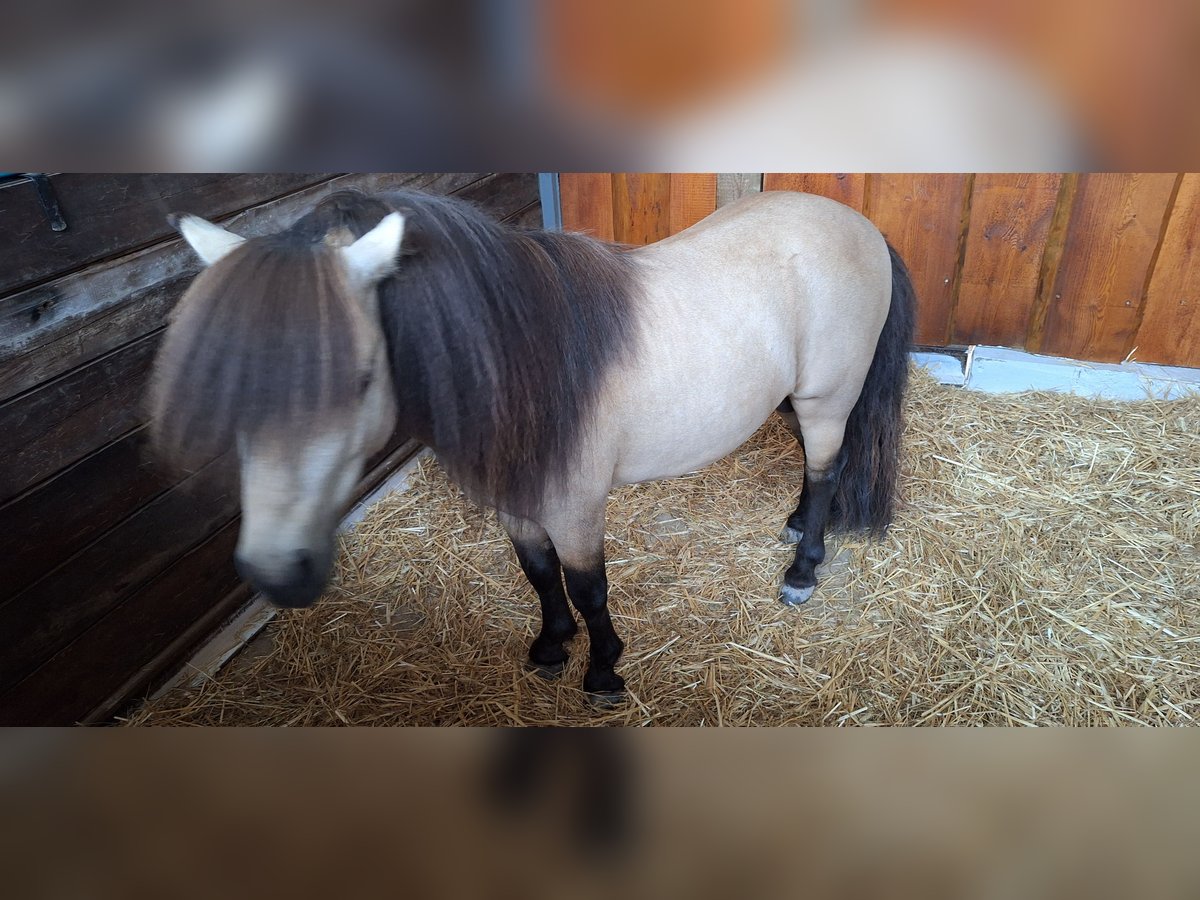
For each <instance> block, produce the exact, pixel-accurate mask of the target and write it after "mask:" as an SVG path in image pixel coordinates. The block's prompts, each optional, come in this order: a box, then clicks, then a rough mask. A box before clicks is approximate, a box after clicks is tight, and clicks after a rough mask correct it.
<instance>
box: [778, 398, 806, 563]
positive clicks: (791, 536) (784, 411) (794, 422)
mask: <svg viewBox="0 0 1200 900" xmlns="http://www.w3.org/2000/svg"><path fill="white" fill-rule="evenodd" d="M777 411H778V413H779V415H780V417H781V418H782V419H783V421H784V422H786V423H787V427H788V429H789V430H790V431H791V432H792V434H793V435H795V437H796V443H797V444H799V445H800V452H801V453H803V452H804V434H803V433H802V432H801V431H800V420H799V419H798V418H796V411H795V410H794V409H792V403H791V401H790V400H784V401H783V402H782V403H780V404H779V407H778V409H777ZM804 481H805V487H806V488H807V485H808V479H807V478H806V479H805V480H804ZM806 496H807V492H806V491H805V490H801V492H800V502H799V503H797V504H796V508H795V510H793V511H792V514H791V515H790V516H788V519H787V524H786V525H784V527H783V533H782V534H781V535H780V540H782V541H783V542H784V543H785V544H795V543H797V542H798V541H799V540H800V535H801V534H802V533H803V531H804V507H805V497H806Z"/></svg>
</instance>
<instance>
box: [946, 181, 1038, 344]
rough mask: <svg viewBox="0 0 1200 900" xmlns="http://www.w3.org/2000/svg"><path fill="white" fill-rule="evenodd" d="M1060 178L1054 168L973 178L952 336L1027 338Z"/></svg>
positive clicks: (966, 340)
mask: <svg viewBox="0 0 1200 900" xmlns="http://www.w3.org/2000/svg"><path fill="white" fill-rule="evenodd" d="M1061 182H1062V176H1061V175H1057V174H1036V175H977V176H976V177H975V184H974V190H973V192H972V198H971V212H970V222H969V225H968V232H967V247H966V254H965V256H964V258H963V267H962V282H961V285H960V287H959V292H958V302H957V305H956V306H955V310H954V322H953V327H952V330H951V334H950V340H951V343H956V344H984V343H986V344H1001V345H1003V346H1006V347H1023V346H1024V345H1025V336H1026V334H1027V332H1028V327H1029V321H1030V316H1031V314H1032V312H1033V308H1034V305H1035V303H1036V301H1037V295H1038V288H1039V285H1040V283H1041V281H1040V279H1041V274H1042V272H1041V266H1042V252H1043V250H1044V249H1045V244H1046V237H1047V235H1048V234H1049V231H1050V223H1051V219H1052V216H1053V213H1054V209H1055V204H1056V202H1057V200H1058V192H1059V186H1060V184H1061Z"/></svg>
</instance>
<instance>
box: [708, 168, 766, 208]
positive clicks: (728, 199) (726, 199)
mask: <svg viewBox="0 0 1200 900" xmlns="http://www.w3.org/2000/svg"><path fill="white" fill-rule="evenodd" d="M762 189H763V176H762V172H722V173H720V174H719V175H717V206H719V207H720V206H724V205H725V204H726V203H732V202H733V201H734V200H739V199H741V198H742V197H745V196H746V195H747V194H757V193H758V192H759V191H761V190H762Z"/></svg>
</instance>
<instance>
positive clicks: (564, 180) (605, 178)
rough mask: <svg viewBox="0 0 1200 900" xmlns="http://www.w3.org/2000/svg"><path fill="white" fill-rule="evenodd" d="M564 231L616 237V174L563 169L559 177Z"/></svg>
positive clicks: (604, 237) (608, 239)
mask: <svg viewBox="0 0 1200 900" xmlns="http://www.w3.org/2000/svg"><path fill="white" fill-rule="evenodd" d="M558 193H559V197H560V200H561V203H562V217H563V230H564V231H583V232H586V233H587V234H590V235H593V236H594V237H598V238H601V239H603V240H606V241H611V240H612V239H613V176H612V174H611V173H609V172H595V173H580V172H562V173H560V174H559V176H558Z"/></svg>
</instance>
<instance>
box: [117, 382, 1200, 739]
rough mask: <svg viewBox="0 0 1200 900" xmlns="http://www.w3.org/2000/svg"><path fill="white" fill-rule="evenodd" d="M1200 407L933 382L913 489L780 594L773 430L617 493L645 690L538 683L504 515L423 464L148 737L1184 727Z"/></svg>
mask: <svg viewBox="0 0 1200 900" xmlns="http://www.w3.org/2000/svg"><path fill="white" fill-rule="evenodd" d="M1198 435H1200V399H1188V400H1177V401H1169V402H1167V401H1157V400H1148V401H1145V402H1141V403H1136V404H1129V403H1117V402H1109V401H1092V400H1084V399H1080V398H1078V397H1073V396H1069V395H1058V394H1047V393H1038V394H1025V395H1019V396H988V395H982V394H976V393H970V392H966V391H963V390H961V389H959V388H948V387H943V386H940V385H938V384H936V383H934V382H933V381H932V379H930V378H928V377H927V376H925V375H923V374H920V373H918V374H917V376H916V377H915V383H914V385H913V389H912V393H911V396H910V399H909V405H908V434H907V451H906V464H905V470H906V478H905V494H906V497H907V502H906V503H905V504H904V506H903V507H902V511H901V513H900V516H899V519H898V521H897V522H896V524H895V525H894V527H893V528H892V530H891V532H890V533H889V535H888V537H887V538H886V539H885V540H884V541H883V542H882V543H877V544H871V543H865V542H863V541H858V540H854V541H847V542H845V543H844V544H842V545H841V546H840V547H839V546H837V545H832V546H831V547H830V554H829V556H830V564H828V565H827V566H826V568H825V577H824V580H823V582H822V584H821V586H820V587H819V588H818V590H817V593H816V594H815V596H814V597H813V599H812V600H811V601H810V602H809V603H808V604H807V605H806V606H803V607H799V608H789V607H785V606H783V605H781V604H780V603H778V602H777V600H776V594H777V587H776V586H777V583H778V580H779V576H780V574H781V573H782V571H783V569H784V568H786V566H787V565H788V563H789V561H790V556H791V550H790V548H788V547H785V546H783V545H781V544H780V543H778V541H777V539H776V535H777V533H778V531H779V529H780V526H781V525H782V524H783V520H784V518H785V517H786V516H787V513H788V512H789V511H790V509H791V506H792V503H793V501H794V499H795V495H796V493H797V491H798V490H799V487H800V484H801V471H800V465H799V458H798V453H797V450H796V448H795V445H794V442H793V441H792V438H791V436H790V434H789V433H788V432H787V431H786V429H785V428H784V427H783V426H782V424H781V423H779V422H777V421H772V422H770V423H768V424H767V425H766V426H764V428H763V429H762V430H761V431H760V432H759V433H758V434H757V435H756V436H755V437H754V438H753V439H752V440H751V441H750V442H749V443H748V444H747V445H746V446H744V447H743V448H742V449H741V450H739V451H738V452H737V453H736V454H734V455H733V456H731V457H729V458H728V459H725V460H723V461H722V462H720V463H718V464H717V465H714V466H711V467H710V468H708V469H706V470H704V471H703V472H700V473H696V474H693V475H688V476H685V477H683V478H679V479H676V480H673V481H668V482H661V483H657V484H651V485H639V486H632V487H626V488H622V489H621V490H619V491H617V492H615V494H614V496H613V498H612V500H611V502H610V505H609V534H608V540H607V547H606V549H607V554H608V560H609V567H608V572H609V583H610V586H611V599H610V603H611V609H612V613H613V617H614V619H615V622H616V625H617V628H618V630H619V631H620V633H621V635H622V636H623V637H624V639H625V641H626V645H627V646H626V652H625V656H624V658H623V660H622V662H621V665H620V667H619V671H620V672H621V673H622V674H623V675H624V676H625V678H626V680H627V682H628V686H629V700H628V702H627V703H626V704H625V705H624V706H622V707H620V708H617V709H613V710H605V711H597V710H595V709H593V708H591V707H590V706H589V705H588V704H587V702H586V701H585V698H584V695H583V693H582V692H581V690H580V684H581V682H582V679H583V669H584V664H585V650H586V646H587V641H586V638H585V637H584V636H583V633H582V632H581V634H580V636H579V637H577V638H576V639H575V641H574V643H573V644H572V645H571V650H572V655H571V662H570V664H569V666H568V669H567V672H566V673H565V675H564V676H563V677H562V679H560V680H559V681H555V682H547V681H543V680H542V679H541V678H539V677H537V676H536V675H533V674H530V673H528V672H526V671H525V669H524V668H523V666H522V661H523V659H524V656H525V648H526V645H527V644H528V642H529V641H530V640H531V638H532V637H533V635H534V633H535V629H536V627H537V621H536V607H537V603H536V599H535V597H534V594H533V591H532V589H531V588H530V587H529V585H528V584H527V583H526V582H525V580H524V578H523V576H522V575H521V573H520V570H519V569H518V568H517V566H516V563H515V560H514V556H513V553H512V550H511V548H510V547H509V546H508V544H507V541H506V539H505V537H504V534H503V532H502V531H501V530H500V528H499V526H498V525H497V524H496V520H495V516H494V515H493V514H491V513H488V512H484V511H481V510H479V509H477V508H475V507H473V506H471V505H470V504H469V503H468V502H466V501H465V500H463V499H462V497H461V495H460V494H459V493H458V491H457V490H456V489H455V488H454V487H453V486H452V485H450V484H449V483H448V482H447V480H446V478H445V477H444V475H443V474H442V472H441V470H440V469H439V468H438V466H437V464H436V463H435V462H433V461H431V460H426V461H425V462H424V463H423V464H422V466H421V468H420V470H419V472H418V473H417V474H416V475H415V477H414V479H413V490H411V491H409V492H408V493H405V494H400V495H394V496H392V497H389V498H388V499H386V500H384V501H383V502H381V503H379V504H378V505H377V506H375V507H374V508H373V509H371V510H370V512H369V513H368V515H367V517H366V518H365V519H364V520H363V522H362V523H361V524H360V525H359V526H358V528H357V529H356V530H355V532H354V533H353V534H352V535H350V536H349V537H348V538H347V540H346V547H345V552H344V553H343V554H342V556H341V559H340V562H339V564H338V569H337V574H336V577H335V579H334V583H333V586H332V587H331V589H330V591H329V593H328V595H327V596H326V597H325V598H324V599H322V600H321V601H320V603H319V604H317V606H316V607H314V608H313V609H310V610H304V611H298V612H293V611H281V613H280V615H279V616H278V618H276V620H275V621H274V622H272V623H271V625H269V626H268V628H267V629H266V631H265V632H264V634H263V635H262V636H260V637H259V638H258V639H257V640H256V641H255V643H254V645H253V646H252V647H251V649H250V651H249V652H246V653H243V654H242V656H241V657H240V658H238V659H236V660H235V661H234V663H232V664H231V665H229V666H227V667H226V669H225V670H224V671H223V672H221V673H220V674H219V675H218V676H217V677H216V679H215V680H212V681H210V682H207V683H206V684H205V685H204V686H202V687H201V688H199V689H190V690H185V689H177V690H175V691H173V692H171V693H168V694H166V695H164V696H163V697H161V698H159V699H158V700H157V701H155V702H152V703H149V704H147V705H145V706H143V707H141V708H140V709H138V710H136V711H135V712H134V713H133V714H132V715H131V717H130V719H129V721H130V722H131V723H133V724H139V725H181V724H263V725H266V724H278V725H325V724H330V725H334V724H342V723H350V724H356V725H383V724H439V725H446V724H463V725H466V724H477V725H510V724H528V725H533V724H551V723H557V724H596V723H611V724H629V725H639V724H659V725H698V724H706V725H718V724H723V725H731V724H760V725H767V724H772V725H784V724H788V725H790V724H810V725H850V724H885V723H886V724H900V723H904V724H930V725H949V724H955V725H958V724H961V725H981V724H1039V725H1040V724H1052V723H1058V724H1068V725H1096V724H1126V723H1128V724H1135V723H1147V724H1149V723H1155V724H1167V723H1170V724H1191V723H1193V722H1194V721H1195V718H1194V717H1197V718H1200V707H1198V704H1200V551H1198V550H1197V546H1198V545H1200V438H1198V437H1197V436H1198Z"/></svg>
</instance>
